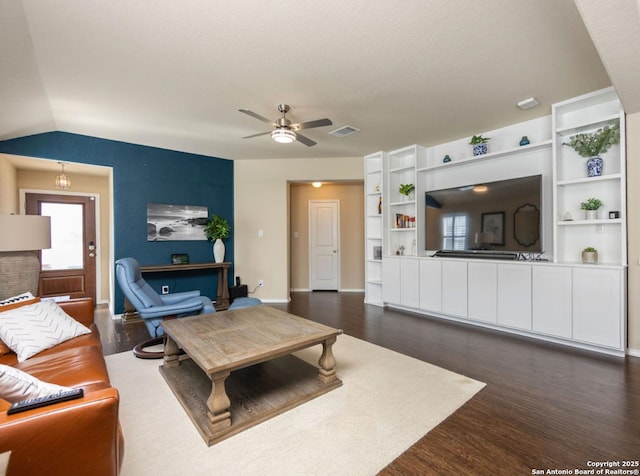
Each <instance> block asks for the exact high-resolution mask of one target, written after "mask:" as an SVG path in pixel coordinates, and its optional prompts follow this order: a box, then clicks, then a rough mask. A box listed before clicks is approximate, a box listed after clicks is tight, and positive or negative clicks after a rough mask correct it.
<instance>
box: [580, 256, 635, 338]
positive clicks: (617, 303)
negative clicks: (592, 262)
mask: <svg viewBox="0 0 640 476" xmlns="http://www.w3.org/2000/svg"><path fill="white" fill-rule="evenodd" d="M621 274H622V272H621V271H618V270H614V269H597V268H587V267H581V268H574V269H573V293H572V298H573V339H575V340H579V341H582V342H587V343H590V344H596V345H603V346H606V347H613V348H616V349H617V348H620V347H621V345H622V339H623V335H622V325H621V319H620V315H621V305H622V302H623V300H624V296H623V293H622V286H621V283H622V276H621Z"/></svg>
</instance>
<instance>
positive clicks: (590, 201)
mask: <svg viewBox="0 0 640 476" xmlns="http://www.w3.org/2000/svg"><path fill="white" fill-rule="evenodd" d="M601 206H602V201H601V200H600V199H599V198H587V199H586V200H585V201H584V202H582V203H581V204H580V209H581V210H597V209H598V208H600V207H601Z"/></svg>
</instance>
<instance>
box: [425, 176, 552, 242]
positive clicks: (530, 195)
mask: <svg viewBox="0 0 640 476" xmlns="http://www.w3.org/2000/svg"><path fill="white" fill-rule="evenodd" d="M541 195H542V176H541V175H533V176H530V177H519V178H512V179H507V180H500V181H496V182H483V183H476V184H468V185H465V186H460V187H453V188H448V189H443V190H432V191H428V192H426V193H425V248H426V249H427V250H460V251H472V250H492V251H520V252H536V253H540V252H542V244H541V233H540V210H541V209H542V208H541Z"/></svg>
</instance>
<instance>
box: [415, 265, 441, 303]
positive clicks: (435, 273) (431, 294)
mask: <svg viewBox="0 0 640 476" xmlns="http://www.w3.org/2000/svg"><path fill="white" fill-rule="evenodd" d="M420 309H424V310H425V311H431V312H442V261H440V260H438V259H430V258H427V259H421V260H420Z"/></svg>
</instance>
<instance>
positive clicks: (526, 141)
mask: <svg viewBox="0 0 640 476" xmlns="http://www.w3.org/2000/svg"><path fill="white" fill-rule="evenodd" d="M530 143H531V142H530V141H529V138H528V137H527V136H522V139H520V146H523V145H529V144H530Z"/></svg>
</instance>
